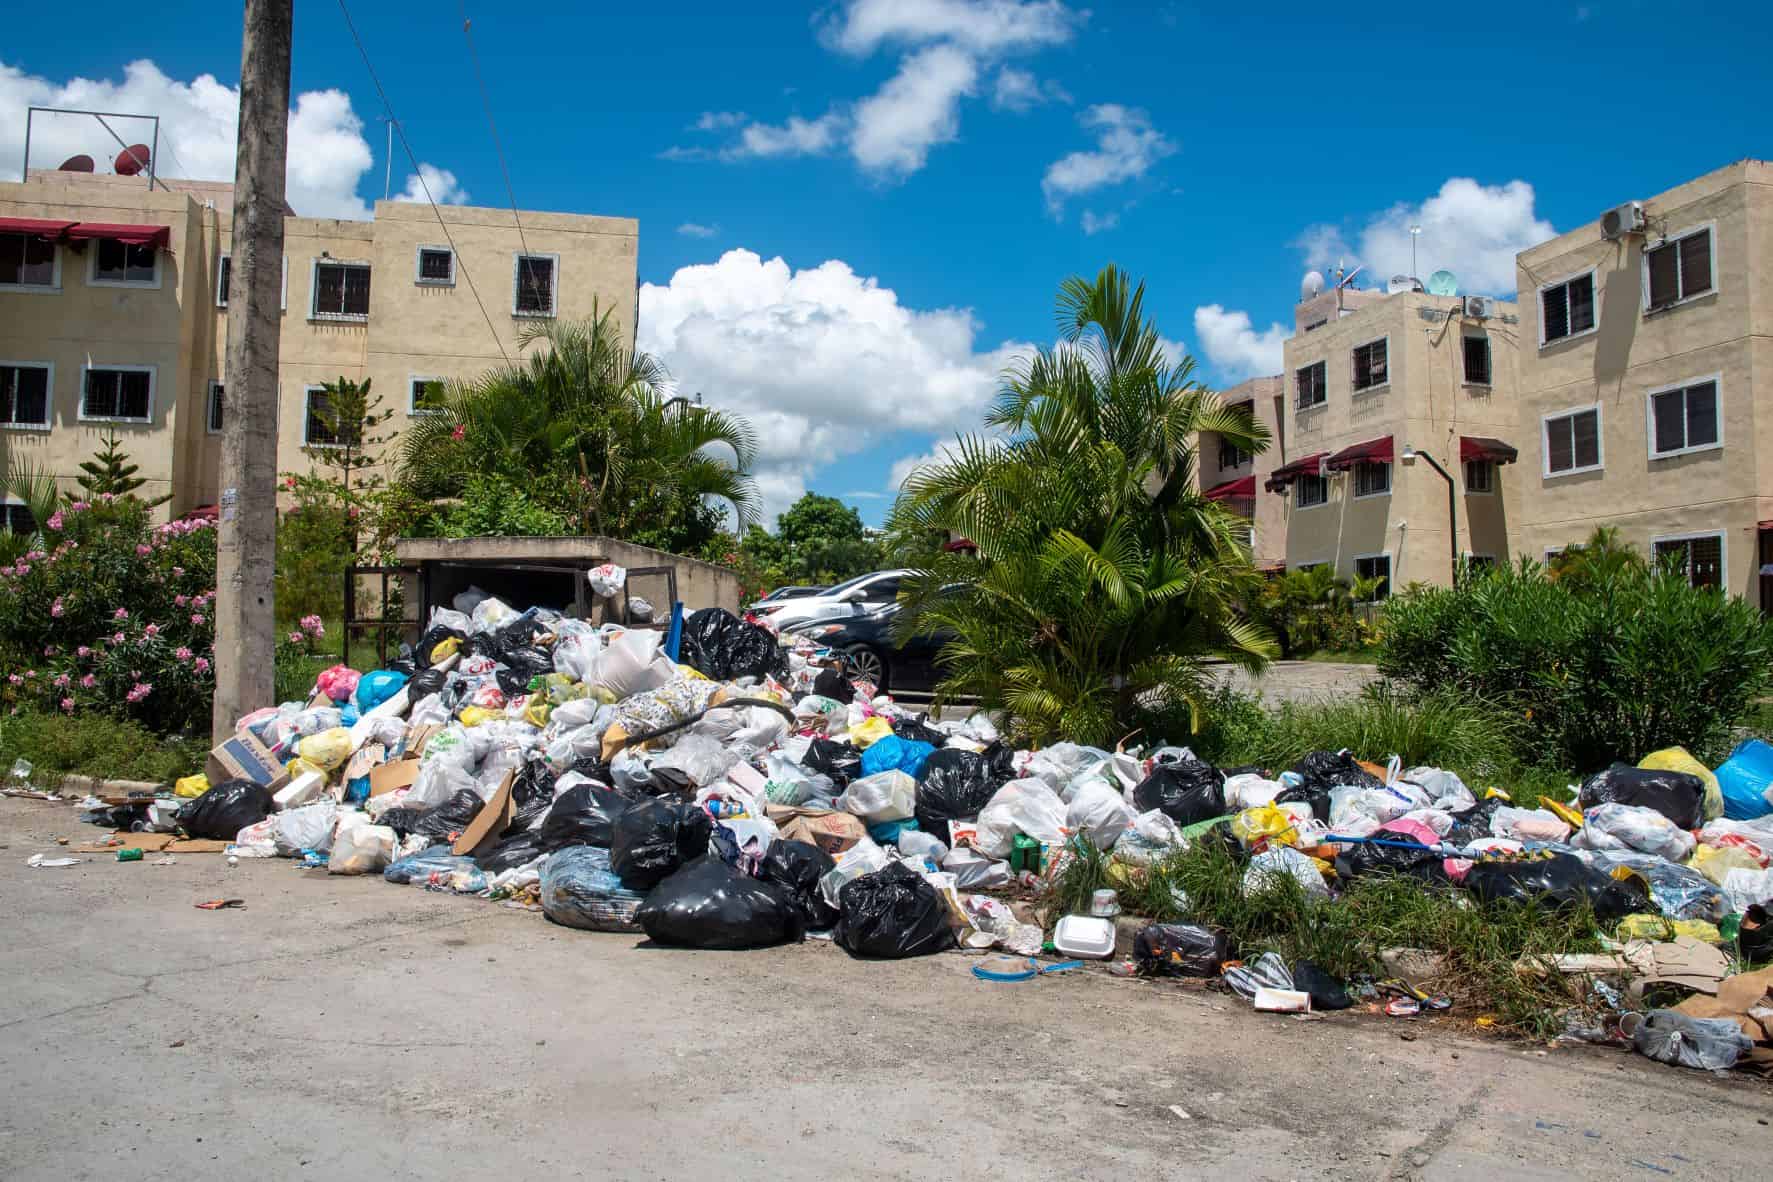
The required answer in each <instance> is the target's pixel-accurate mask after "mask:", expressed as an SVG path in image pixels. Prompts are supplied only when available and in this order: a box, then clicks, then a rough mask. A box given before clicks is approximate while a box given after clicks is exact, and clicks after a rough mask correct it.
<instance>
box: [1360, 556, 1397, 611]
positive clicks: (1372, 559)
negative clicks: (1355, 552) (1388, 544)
mask: <svg viewBox="0 0 1773 1182" xmlns="http://www.w3.org/2000/svg"><path fill="white" fill-rule="evenodd" d="M1354 573H1355V574H1356V575H1357V576H1359V577H1360V578H1363V579H1378V580H1379V585H1378V586H1377V587H1375V588H1374V589H1373V597H1372V598H1371V599H1369V600H1367V602H1368V603H1377V602H1378V601H1379V600H1381V599H1384V598H1386V597H1387V596H1389V595H1390V594H1391V555H1389V554H1374V555H1371V556H1369V557H1367V558H1357V559H1355V560H1354Z"/></svg>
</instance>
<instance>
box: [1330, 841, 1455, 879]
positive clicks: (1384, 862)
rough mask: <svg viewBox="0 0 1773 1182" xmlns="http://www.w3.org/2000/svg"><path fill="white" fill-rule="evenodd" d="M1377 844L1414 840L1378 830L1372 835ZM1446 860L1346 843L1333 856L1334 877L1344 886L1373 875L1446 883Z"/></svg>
mask: <svg viewBox="0 0 1773 1182" xmlns="http://www.w3.org/2000/svg"><path fill="white" fill-rule="evenodd" d="M1373 836H1374V838H1376V839H1378V840H1380V841H1402V842H1408V841H1413V840H1415V839H1414V838H1412V837H1410V836H1409V835H1408V834H1405V833H1392V832H1388V831H1386V830H1383V829H1381V830H1380V831H1379V832H1377V833H1375V834H1373ZM1445 862H1446V858H1445V857H1444V856H1442V855H1441V854H1438V853H1436V852H1435V851H1433V850H1429V849H1402V848H1400V847H1398V846H1395V845H1367V844H1364V843H1361V844H1355V843H1349V844H1345V845H1343V846H1342V852H1341V853H1339V854H1337V855H1336V877H1337V878H1340V879H1341V880H1342V881H1344V882H1353V881H1354V880H1355V879H1357V878H1365V877H1367V876H1369V875H1375V874H1401V875H1403V876H1405V877H1406V878H1415V879H1419V880H1421V881H1422V882H1446V881H1448V879H1447V869H1446V866H1445Z"/></svg>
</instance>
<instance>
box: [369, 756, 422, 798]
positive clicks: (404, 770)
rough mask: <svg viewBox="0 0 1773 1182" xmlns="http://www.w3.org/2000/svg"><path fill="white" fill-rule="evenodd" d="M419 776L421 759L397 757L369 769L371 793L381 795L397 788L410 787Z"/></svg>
mask: <svg viewBox="0 0 1773 1182" xmlns="http://www.w3.org/2000/svg"><path fill="white" fill-rule="evenodd" d="M418 778H419V761H418V760H416V759H396V760H394V761H392V762H390V763H384V764H382V765H381V766H380V767H373V768H371V769H370V770H369V794H370V795H371V796H380V795H382V794H383V793H384V792H393V791H394V790H395V789H397V788H410V787H412V784H413V781H414V780H417V779H418Z"/></svg>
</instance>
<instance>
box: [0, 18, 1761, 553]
mask: <svg viewBox="0 0 1773 1182" xmlns="http://www.w3.org/2000/svg"><path fill="white" fill-rule="evenodd" d="M236 11H237V10H236V9H233V8H227V9H223V10H221V12H220V13H219V14H218V11H217V10H216V9H215V7H214V6H213V5H202V6H200V5H197V4H195V3H189V4H185V3H176V2H169V3H164V4H162V5H160V6H158V7H157V8H156V10H155V12H154V14H153V18H152V19H151V20H143V19H141V16H140V12H139V7H138V6H125V5H123V4H119V3H112V2H110V0H89V3H88V4H87V5H86V6H85V7H84V8H83V9H82V21H81V24H82V28H83V29H84V30H86V32H84V33H83V34H82V35H80V36H77V37H76V36H69V35H68V34H67V32H66V27H65V21H64V20H63V19H62V16H61V14H59V13H57V12H56V11H54V10H49V9H44V8H42V7H41V6H39V7H37V8H34V9H32V8H27V9H24V10H21V11H20V12H17V13H14V14H12V15H11V16H10V17H9V21H8V28H9V32H10V33H11V35H10V36H9V37H8V38H7V44H6V47H5V48H3V49H0V176H10V175H13V174H14V170H16V168H17V161H18V159H19V154H20V153H19V140H20V138H21V136H22V108H23V107H24V106H25V105H26V103H44V102H73V103H76V104H77V105H93V103H94V102H96V101H98V100H103V101H104V102H106V103H117V104H123V105H122V106H120V107H117V108H115V109H127V110H158V111H159V112H160V113H161V114H162V116H163V117H164V118H165V119H166V121H167V122H166V126H167V128H168V131H169V133H170V136H171V141H172V144H171V147H172V153H171V155H172V156H173V157H174V159H173V164H174V165H175V166H177V165H182V166H183V168H182V170H181V171H183V172H185V173H187V174H190V175H209V176H218V177H230V176H231V175H232V152H233V130H232V118H233V115H232V108H231V104H232V103H233V101H234V96H233V94H232V91H231V88H232V87H233V86H234V85H235V84H236V83H237V81H238V70H239V29H238V25H237V24H236V23H235V12H236ZM1669 14H1670V10H1669V9H1667V8H1665V7H1657V8H1651V7H1650V6H1648V5H1645V4H1639V3H1630V2H1625V0H1591V2H1590V3H1587V4H1573V3H1565V2H1562V0H1549V2H1546V3H1533V4H1526V3H1522V4H1509V3H1503V4H1494V5H1486V6H1482V7H1472V6H1468V5H1425V4H1420V3H1414V4H1395V5H1392V4H1366V5H1359V6H1345V7H1344V8H1343V9H1342V10H1341V11H1340V12H1338V11H1333V10H1331V9H1330V8H1329V7H1328V6H1324V5H1321V4H1312V5H1290V4H1285V3H1282V4H1266V5H1260V6H1258V5H1190V4H1182V3H1164V2H1162V0H1152V2H1149V3H1137V4H1134V3H1126V4H1117V3H1100V4H1096V5H1093V6H1091V7H1089V8H1088V9H1086V8H1084V7H1083V6H1082V5H1077V4H1067V3H1062V2H1061V0H844V2H842V3H831V4H825V5H815V6H804V7H803V6H798V5H793V4H788V3H771V4H764V5H743V6H741V5H731V4H712V3H693V2H683V3H678V4H672V5H657V4H655V5H597V6H583V7H580V6H574V7H573V9H572V10H571V11H569V10H568V9H567V6H544V7H542V8H540V9H538V8H536V7H534V6H521V7H520V6H510V5H505V6H490V5H478V4H469V5H468V7H467V15H468V16H469V17H471V18H472V20H473V30H474V40H475V44H476V47H477V48H478V50H479V53H480V57H481V61H482V64H483V66H484V69H485V74H486V81H487V86H488V89H489V91H490V95H491V104H492V109H493V114H494V117H495V118H496V119H497V121H498V124H499V131H500V133H501V136H502V139H503V145H504V149H505V153H506V156H507V158H508V159H509V161H510V165H511V173H512V183H513V185H514V187H515V190H516V196H517V201H518V203H519V204H520V205H521V206H523V207H524V208H534V209H558V210H567V211H573V212H583V213H602V214H617V215H624V216H632V217H638V218H639V219H640V222H641V249H640V278H641V281H642V283H643V285H645V286H644V287H643V291H642V296H641V317H642V319H641V341H642V344H643V345H644V346H646V347H649V348H652V349H654V350H656V351H657V352H659V353H660V354H661V355H662V356H663V357H664V359H665V360H666V362H667V363H668V364H669V365H670V366H671V367H672V369H673V371H674V373H676V375H677V376H678V378H679V379H680V381H681V383H682V386H683V388H684V389H685V390H688V391H700V392H702V393H703V394H704V395H705V397H706V398H707V400H708V401H709V402H711V403H714V404H717V405H724V406H729V407H732V408H734V409H737V410H742V411H744V412H745V413H747V414H749V415H751V416H752V418H753V419H754V421H755V422H756V424H757V426H758V428H759V433H760V435H761V436H762V442H763V449H762V459H761V462H760V465H759V476H760V479H761V481H762V485H763V489H764V492H765V494H766V499H767V501H768V503H769V505H770V507H771V508H772V510H774V509H779V508H781V507H783V506H784V505H786V504H787V503H788V502H790V501H792V499H793V498H794V496H795V495H797V494H798V493H799V492H800V491H801V490H802V489H806V488H811V489H815V490H817V491H820V492H827V493H832V494H836V495H840V496H844V497H846V498H847V499H850V500H851V501H852V502H853V503H854V504H856V505H857V506H858V507H859V508H860V509H861V510H862V511H863V513H864V515H865V516H866V517H867V518H869V519H870V520H877V519H878V518H879V516H880V514H881V513H882V512H884V510H885V508H886V505H887V504H888V502H889V498H890V494H891V491H892V489H893V487H894V486H895V476H897V475H902V474H903V472H904V471H905V470H906V468H907V467H908V466H909V464H910V463H911V462H913V461H914V460H915V459H916V458H917V457H919V456H923V455H927V454H929V453H930V452H931V451H932V449H933V448H935V447H936V446H938V445H939V444H940V442H941V441H943V440H945V439H951V438H952V437H953V435H954V432H955V431H957V430H966V429H968V428H969V427H971V426H975V425H976V424H977V423H978V422H979V418H980V414H981V411H982V409H983V407H984V406H985V405H986V404H987V402H988V401H989V399H990V397H991V395H992V393H993V391H994V389H995V385H996V374H997V373H998V371H999V370H1000V369H1001V367H1002V365H1003V364H1004V363H1005V361H1007V360H1008V359H1009V358H1010V357H1012V356H1013V355H1014V354H1015V352H1016V351H1017V350H1018V349H1019V348H1022V347H1026V346H1025V343H1026V342H1048V341H1050V340H1051V338H1052V335H1053V328H1052V298H1053V293H1054V290H1055V288H1056V287H1057V285H1058V283H1059V282H1060V280H1062V279H1063V278H1064V277H1066V276H1068V275H1071V274H1074V273H1078V272H1094V271H1095V270H1096V269H1098V268H1099V267H1101V266H1102V265H1103V264H1105V263H1107V262H1109V261H1114V262H1118V263H1120V264H1122V265H1123V266H1125V267H1127V268H1129V269H1130V270H1132V271H1133V272H1134V273H1136V274H1139V275H1142V276H1144V277H1145V278H1146V279H1147V281H1148V283H1149V285H1150V294H1149V301H1148V307H1149V309H1150V311H1151V312H1152V314H1153V315H1154V317H1155V319H1156V320H1157V323H1158V324H1159V326H1160V328H1161V329H1162V331H1163V333H1164V335H1165V337H1166V338H1168V339H1170V340H1172V341H1174V342H1176V343H1177V344H1178V347H1180V348H1186V349H1187V350H1188V351H1190V352H1191V353H1193V354H1194V355H1195V356H1196V357H1197V359H1198V360H1199V363H1200V365H1201V370H1202V372H1203V375H1204V376H1205V377H1206V378H1207V379H1208V380H1210V381H1212V382H1214V383H1223V384H1230V383H1231V382H1234V381H1236V380H1238V379H1240V378H1242V377H1244V376H1248V375H1250V374H1252V373H1256V372H1272V371H1273V370H1275V369H1278V357H1279V343H1280V340H1281V339H1282V337H1283V336H1284V335H1285V330H1284V329H1279V328H1276V326H1277V325H1290V323H1291V306H1292V303H1293V300H1294V298H1295V296H1296V292H1297V290H1298V281H1299V277H1300V275H1301V274H1302V272H1303V271H1304V270H1305V268H1306V266H1307V265H1308V264H1310V263H1319V262H1324V261H1329V262H1334V261H1335V259H1337V258H1344V259H1346V260H1348V261H1349V263H1350V264H1352V263H1354V262H1355V261H1361V262H1363V263H1366V264H1367V265H1368V266H1370V267H1371V268H1372V269H1373V272H1374V273H1376V274H1377V275H1379V276H1381V277H1383V276H1384V275H1388V274H1390V273H1391V272H1393V271H1395V270H1405V269H1407V267H1408V263H1407V251H1408V237H1407V232H1406V231H1405V229H1404V227H1406V226H1407V225H1408V224H1410V223H1411V222H1421V223H1423V224H1424V226H1425V231H1424V234H1423V237H1422V239H1421V242H1420V247H1421V255H1422V258H1421V265H1420V267H1419V271H1420V272H1421V273H1423V274H1426V273H1428V272H1429V271H1431V270H1433V269H1435V268H1437V267H1441V266H1446V267H1450V268H1451V269H1452V270H1454V271H1455V272H1457V273H1459V274H1460V276H1461V278H1462V280H1464V286H1465V287H1467V288H1469V289H1473V290H1485V289H1491V290H1494V289H1498V288H1506V287H1508V286H1509V285H1511V284H1512V255H1513V252H1514V251H1515V250H1517V249H1520V248H1521V247H1523V246H1526V245H1529V244H1530V243H1531V242H1533V241H1536V240H1537V239H1539V238H1541V237H1543V236H1545V235H1546V234H1548V233H1550V232H1552V231H1553V230H1563V229H1568V228H1570V227H1572V226H1575V225H1577V224H1580V223H1582V222H1584V221H1587V220H1590V219H1592V218H1594V217H1595V216H1597V215H1598V214H1599V213H1600V211H1601V210H1603V209H1604V208H1607V207H1608V206H1610V205H1613V204H1616V203H1617V202H1619V201H1622V200H1626V199H1629V198H1634V197H1643V196H1648V195H1650V194H1653V193H1656V192H1658V191H1660V190H1663V189H1666V188H1668V187H1670V186H1672V185H1674V184H1677V183H1679V182H1681V181H1683V180H1686V179H1689V178H1691V177H1693V176H1697V175H1699V174H1701V173H1703V172H1706V171H1709V170H1711V169H1713V168H1716V167H1719V166H1721V165H1723V164H1726V163H1728V162H1730V161H1732V160H1735V159H1739V158H1741V157H1744V156H1761V157H1766V156H1768V155H1770V154H1773V142H1770V140H1773V125H1769V123H1768V122H1767V119H1766V103H1765V93H1764V91H1765V87H1766V84H1767V80H1768V76H1769V75H1768V66H1767V62H1768V60H1769V52H1768V51H1769V49H1770V48H1773V37H1770V36H1769V34H1770V32H1773V14H1770V12H1769V10H1768V9H1767V8H1766V7H1765V6H1758V5H1749V4H1734V5H1708V4H1692V5H1688V6H1684V7H1683V8H1682V9H1681V18H1680V21H1679V22H1678V26H1669V22H1668V20H1667V18H1668V16H1669ZM352 15H353V17H354V19H355V20H356V22H357V25H358V29H359V31H360V32H361V34H362V36H363V38H364V42H365V44H366V45H367V47H368V49H369V53H370V56H371V60H372V61H373V62H374V64H375V66H376V69H377V70H378V71H379V72H380V74H381V76H382V81H383V83H384V85H385V86H386V87H387V89H388V92H389V97H390V99H391V100H392V102H393V104H394V107H395V111H396V113H397V114H398V115H399V117H400V119H401V122H402V124H403V125H404V127H405V129H406V132H407V135H408V137H409V139H410V142H411V143H412V145H413V148H414V150H415V152H416V153H417V155H418V157H419V159H420V160H421V161H422V162H423V163H424V164H425V165H426V166H427V167H428V168H429V169H433V170H436V171H432V172H428V173H427V175H428V176H429V177H431V179H432V180H433V182H434V183H433V192H434V193H437V194H438V195H440V196H442V197H447V198H448V199H450V200H458V201H459V200H464V199H465V200H470V201H472V202H473V203H474V204H479V205H495V206H496V205H503V204H505V203H506V196H505V190H504V183H503V180H502V178H501V176H500V173H499V169H498V161H497V158H496V156H495V154H494V151H493V145H492V140H491V138H490V135H489V133H488V131H487V126H486V116H485V113H484V112H483V110H482V106H481V100H480V96H479V92H478V90H477V88H476V87H475V84H474V81H473V75H472V72H471V67H470V62H469V58H468V50H467V43H466V41H465V39H464V37H463V34H462V28H461V20H462V10H461V9H460V8H459V7H458V6H455V5H434V4H433V5H418V4H409V3H382V4H377V5H373V6H372V5H369V4H365V3H362V2H361V0H359V2H358V3H357V4H356V6H355V7H354V10H353V14H352ZM218 17H219V19H218ZM296 19H297V27H296V45H295V58H294V79H293V87H292V91H293V93H294V94H295V95H296V96H299V97H298V98H297V99H296V100H295V104H296V116H295V119H294V122H293V124H292V157H291V182H290V189H291V200H292V202H293V203H294V204H295V205H296V208H297V209H298V212H303V213H313V214H319V213H331V214H339V215H342V216H350V215H352V214H354V213H355V214H358V215H359V216H361V211H362V210H363V203H364V202H365V201H372V200H374V199H375V198H376V197H378V196H380V194H381V186H382V177H383V165H384V156H383V131H382V126H381V125H380V124H379V123H377V122H376V118H377V117H378V116H379V115H381V114H382V109H381V105H380V102H379V100H378V99H377V97H376V94H375V91H374V89H373V87H372V86H371V84H370V81H369V78H368V76H367V74H366V73H365V70H364V68H363V65H362V62H361V60H360V59H359V58H358V56H357V53H356V50H355V47H354V46H353V45H352V43H351V40H350V37H349V35H348V33H347V31H346V28H345V25H344V21H343V18H342V17H341V16H340V13H339V10H338V8H337V7H336V5H332V4H324V3H322V4H309V5H303V6H301V7H300V8H299V10H298V12H297V18H296ZM1653 24H1654V25H1658V26H1664V27H1658V28H1652V27H1651V26H1652V25H1653ZM108 29H111V30H116V31H117V32H116V33H115V34H114V35H111V34H107V33H106V32H105V31H104V30H108ZM1682 29H1690V30H1702V31H1703V32H1702V35H1700V37H1699V39H1698V46H1699V47H1701V48H1699V49H1697V50H1695V52H1697V54H1698V56H1697V58H1696V59H1695V58H1692V57H1690V56H1689V51H1687V50H1681V49H1679V48H1677V45H1676V39H1675V34H1676V33H1677V32H1679V31H1680V30H1682ZM132 63H135V64H132ZM1676 63H1679V64H1676ZM1694 64H1702V65H1703V72H1702V74H1699V75H1692V74H1688V73H1687V70H1688V67H1689V66H1691V65H1694ZM79 79H85V80H88V81H86V82H79V81H76V80H79ZM52 146H53V145H52ZM396 154H397V158H396V163H395V168H394V188H395V190H397V191H400V190H403V189H407V188H408V186H409V181H408V176H409V174H410V173H411V172H412V168H411V167H410V165H409V163H408V162H407V161H406V160H405V158H404V156H403V155H401V154H400V149H399V147H398V146H397V147H396ZM35 156H36V154H35V153H34V159H33V163H34V164H45V165H52V164H53V163H55V161H53V160H44V159H37V158H35ZM1400 252H1401V253H1402V262H1400Z"/></svg>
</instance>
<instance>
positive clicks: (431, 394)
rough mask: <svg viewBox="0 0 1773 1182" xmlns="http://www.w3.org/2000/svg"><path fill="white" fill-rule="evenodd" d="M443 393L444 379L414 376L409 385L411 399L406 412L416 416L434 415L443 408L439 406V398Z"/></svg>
mask: <svg viewBox="0 0 1773 1182" xmlns="http://www.w3.org/2000/svg"><path fill="white" fill-rule="evenodd" d="M442 393H443V379H442V378H432V377H419V376H416V375H415V376H414V377H413V378H412V379H411V381H410V384H409V397H408V399H407V403H406V412H407V413H408V414H414V415H434V414H436V413H437V412H438V411H439V410H440V409H442V408H441V407H439V406H438V405H437V399H438V397H439V396H440V395H441V394H442Z"/></svg>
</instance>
